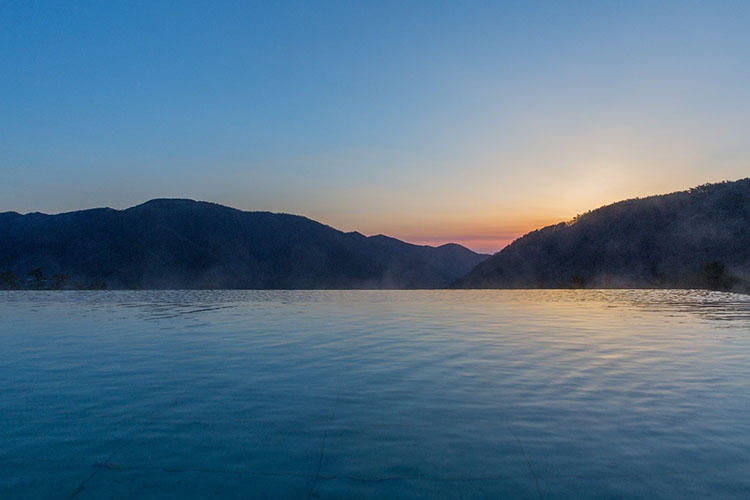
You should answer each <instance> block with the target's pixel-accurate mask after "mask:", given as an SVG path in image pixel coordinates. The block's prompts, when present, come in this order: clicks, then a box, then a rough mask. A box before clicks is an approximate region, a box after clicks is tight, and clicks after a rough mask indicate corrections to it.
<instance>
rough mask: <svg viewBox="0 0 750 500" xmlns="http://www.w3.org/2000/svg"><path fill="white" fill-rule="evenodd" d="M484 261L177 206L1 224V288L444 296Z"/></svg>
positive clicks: (273, 218) (166, 202)
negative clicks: (439, 291) (381, 291)
mask: <svg viewBox="0 0 750 500" xmlns="http://www.w3.org/2000/svg"><path fill="white" fill-rule="evenodd" d="M9 214H10V215H9ZM12 214H15V215H12ZM486 257H487V256H486V255H481V254H477V253H475V252H473V251H471V250H469V249H467V248H465V247H461V246H460V245H456V246H441V247H430V246H421V245H413V244H411V243H406V242H403V241H401V240H398V239H395V238H391V237H388V236H379V235H376V236H364V235H362V234H361V233H358V232H349V233H345V232H342V231H339V230H337V229H335V228H333V227H331V226H328V225H325V224H322V223H320V222H317V221H314V220H312V219H309V218H307V217H304V216H301V215H295V214H287V213H272V212H266V211H243V210H238V209H236V208H232V207H227V206H224V205H220V204H218V203H213V202H205V201H195V200H189V199H185V198H176V199H170V198H157V199H154V200H149V201H147V202H144V203H141V204H139V205H135V206H133V207H129V208H126V209H123V210H117V209H113V208H109V207H99V208H92V209H86V210H78V211H72V212H64V213H60V214H53V215H48V214H41V213H38V212H33V213H28V214H23V215H22V214H17V213H15V212H4V213H2V214H0V273H1V274H2V278H1V279H0V287H4V288H17V287H29V288H89V287H93V288H102V287H105V286H106V287H107V288H127V289H130V288H155V289H162V288H260V289H271V288H279V289H290V288H300V289H310V288H323V289H328V288H332V289H338V288H444V287H446V286H447V285H448V284H450V283H451V282H452V281H454V280H455V279H456V278H458V277H459V276H461V275H463V274H465V273H466V272H467V271H469V270H470V269H471V268H472V267H473V266H474V265H475V264H476V263H478V262H479V261H481V260H482V259H484V258H486ZM54 277H57V278H54ZM63 278H64V279H63Z"/></svg>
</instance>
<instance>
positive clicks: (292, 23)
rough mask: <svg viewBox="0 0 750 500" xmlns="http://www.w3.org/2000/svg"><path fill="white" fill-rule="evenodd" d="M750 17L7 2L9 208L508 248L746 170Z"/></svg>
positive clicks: (709, 5)
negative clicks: (156, 206)
mask: <svg viewBox="0 0 750 500" xmlns="http://www.w3.org/2000/svg"><path fill="white" fill-rule="evenodd" d="M748 26H750V2H746V1H736V2H722V1H710V2H709V1H683V2H667V1H665V2H653V1H647V2H637V1H626V2H622V1H613V2H608V1H596V2H572V1H571V2H563V1H550V2H539V1H533V0H529V1H518V2H500V1H493V2H472V1H460V2H459V1H455V2H443V1H439V0H431V1H424V2H419V1H399V2H388V1H377V2H366V1H348V2H324V1H316V2H311V1H305V2H296V1H285V2H271V1H263V2H247V1H237V2H225V1H211V2H208V1H206V2H191V1H187V0H181V1H175V2H169V1H160V2H154V1H129V2H118V1H115V0H111V1H107V2H100V1H96V2H94V1H92V2H87V1H73V2H72V1H69V0H68V1H60V2H56V1H32V0H24V1H9V0H0V211H6V210H13V211H18V212H22V213H25V212H32V211H41V212H47V213H57V212H62V211H69V210H77V209H84V208H91V207H100V206H110V207H113V208H126V207H128V206H133V205H136V204H139V203H142V202H144V201H146V200H148V199H152V198H158V197H179V198H193V199H200V200H208V201H214V202H218V203H222V204H225V205H230V206H233V207H237V208H241V209H245V210H270V211H274V212H288V213H297V214H301V215H306V216H308V217H311V218H313V219H315V220H318V221H320V222H323V223H326V224H329V225H332V226H334V227H336V228H339V229H342V230H346V231H352V230H357V231H360V232H362V233H364V234H380V233H382V234H388V235H390V236H395V237H398V238H401V239H404V240H407V241H410V242H415V243H423V244H442V243H446V242H458V243H462V244H464V245H466V246H468V247H470V248H472V249H475V250H478V251H483V252H496V251H498V250H499V249H501V248H502V247H503V246H504V245H506V244H508V243H509V242H510V241H512V240H513V239H514V238H516V237H518V236H520V235H522V234H524V233H525V232H527V231H529V230H532V229H535V228H537V227H540V226H544V225H548V224H551V223H555V222H559V221H564V220H568V219H571V218H572V217H574V216H575V215H577V214H579V213H583V212H585V211H587V210H590V209H593V208H596V207H598V206H601V205H604V204H607V203H611V202H614V201H617V200H620V199H624V198H632V197H636V196H644V195H649V194H657V193H664V192H671V191H676V190H681V189H685V188H689V187H691V186H695V185H699V184H703V183H706V182H714V181H721V180H734V179H739V178H743V177H747V176H748V175H750V161H749V160H750V139H749V138H748V131H750V84H749V82H750V29H748Z"/></svg>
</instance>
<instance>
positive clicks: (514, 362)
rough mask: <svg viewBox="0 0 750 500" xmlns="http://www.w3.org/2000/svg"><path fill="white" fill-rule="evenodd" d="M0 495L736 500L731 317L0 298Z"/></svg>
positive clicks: (730, 302) (571, 302)
mask: <svg viewBox="0 0 750 500" xmlns="http://www.w3.org/2000/svg"><path fill="white" fill-rule="evenodd" d="M0 342H2V345H3V349H2V350H0V377H2V378H1V379H2V380H3V381H4V383H3V384H2V385H0V463H2V465H3V466H2V468H0V497H3V498H34V497H40V498H50V497H52V498H100V497H111V496H115V497H133V496H134V497H144V496H146V497H160V498H161V497H164V496H165V495H167V496H173V497H190V496H193V497H206V496H220V497H230V498H246V497H264V496H266V497H269V498H278V497H280V496H291V497H308V498H309V497H323V498H337V497H352V496H354V497H362V496H365V497H368V496H377V497H386V498H388V497H394V496H400V497H435V496H445V497H457V496H477V497H497V496H501V495H502V496H512V497H527V498H564V497H571V498H584V497H601V496H612V497H648V498H654V497H657V498H658V497H660V498H685V497H692V498H703V497H706V496H711V495H713V496H718V497H734V498H747V497H748V496H750V383H748V381H749V380H750V297H747V296H742V295H731V294H722V293H715V292H701V291H651V290H609V291H597V290H587V291H578V290H570V291H554V290H546V291H539V290H534V291H531V290H530V291H305V292H302V291H300V292H295V291H262V292H261V291H223V292H215V291H170V292H145V291H144V292H8V293H5V292H3V294H2V295H0Z"/></svg>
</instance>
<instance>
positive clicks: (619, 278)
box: [453, 179, 750, 291]
mask: <svg viewBox="0 0 750 500" xmlns="http://www.w3.org/2000/svg"><path fill="white" fill-rule="evenodd" d="M748 278H750V179H743V180H739V181H736V182H723V183H719V184H706V185H703V186H699V187H696V188H693V189H690V190H688V191H682V192H677V193H671V194H665V195H661V196H650V197H648V198H641V199H631V200H626V201H621V202H619V203H614V204H612V205H607V206H604V207H601V208H599V209H597V210H593V211H591V212H588V213H586V214H584V215H580V216H578V217H576V218H575V219H574V220H572V221H570V222H565V223H560V224H557V225H553V226H548V227H545V228H543V229H539V230H537V231H533V232H531V233H529V234H527V235H525V236H523V237H521V238H519V239H517V240H516V241H514V242H513V243H512V244H510V245H509V246H507V247H506V248H504V249H503V250H502V251H500V252H498V253H496V254H495V255H493V256H492V257H490V258H489V259H487V260H485V261H483V262H482V263H480V264H479V265H477V266H476V267H475V268H474V269H473V270H472V271H471V272H469V273H468V274H467V275H466V276H464V277H462V278H460V279H459V280H457V281H456V282H455V283H454V285H453V286H454V287H455V288H571V287H573V288H577V287H587V288H622V287H635V288H709V289H719V290H737V291H747V290H748V289H750V287H749V286H748V283H749V281H748Z"/></svg>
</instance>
